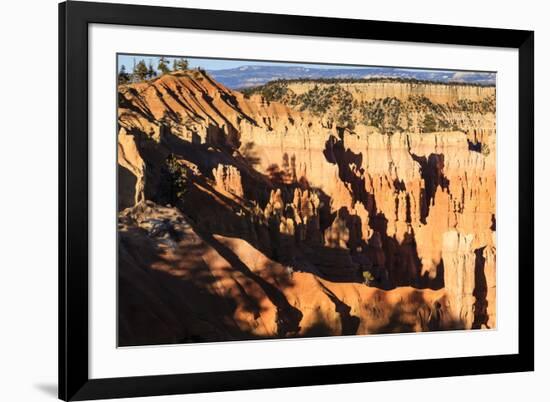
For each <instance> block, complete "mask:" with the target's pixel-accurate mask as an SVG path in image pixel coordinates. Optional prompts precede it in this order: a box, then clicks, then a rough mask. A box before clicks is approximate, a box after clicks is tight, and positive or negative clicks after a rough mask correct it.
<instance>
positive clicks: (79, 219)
mask: <svg viewBox="0 0 550 402" xmlns="http://www.w3.org/2000/svg"><path fill="white" fill-rule="evenodd" d="M92 23H98V24H116V25H133V26H153V27H170V28H193V29H202V30H216V31H230V32H234V31H240V32H257V33H272V34H288V35H305V36H322V37H332V38H356V39H374V40H385V41H402V42H423V43H439V44H451V45H472V46H489V47H507V48H515V49H517V50H518V51H519V98H518V108H519V127H518V135H519V149H518V153H519V182H518V183H517V185H518V186H519V187H518V188H519V237H518V238H519V259H518V261H517V267H518V275H519V284H518V286H519V289H518V292H519V334H518V336H519V345H518V351H519V352H518V353H517V354H508V355H498V356H481V357H480V356H472V357H460V358H442V359H427V360H412V361H398V362H377V363H361V364H342V365H327V366H314V367H294V368H277V369H262V370H244V371H226V372H214V373H191V374H177V373H174V374H173V375H158V376H142V377H124V378H105V379H90V378H89V374H88V367H89V364H88V363H89V350H88V337H89V335H88V329H89V328H88V327H89V324H88V285H89V282H88V261H89V260H88V257H89V249H88V247H89V243H88V212H89V210H88V173H89V172H88V50H87V49H88V25H89V24H92ZM533 158H534V32H532V31H520V30H510V29H493V28H473V27H461V26H447V25H431V24H416V23H401V22H383V21H364V20H351V19H338V18H321V17H307V16H291V15H274V14H256V13H244V12H230V11H211V10H201V9H184V8H169V7H153V6H142V5H122V4H106V3H88V2H78V1H70V2H66V3H61V4H59V398H61V399H63V400H89V399H103V398H118V397H137V396H151V395H169V394H182V393H197V392H213V391H227V390H243V389H253V388H274V387H293V386H306V385H320V384H336V383H352V382H366V381H383V380H398V379H412V378H427V377H446V376H462V375H473V374H489V373H506V372H520V371H532V370H534V161H533Z"/></svg>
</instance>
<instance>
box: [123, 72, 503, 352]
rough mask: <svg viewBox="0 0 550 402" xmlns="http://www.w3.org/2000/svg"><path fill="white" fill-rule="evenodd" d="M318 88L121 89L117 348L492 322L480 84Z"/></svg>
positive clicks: (488, 136)
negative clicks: (277, 92) (278, 92)
mask: <svg viewBox="0 0 550 402" xmlns="http://www.w3.org/2000/svg"><path fill="white" fill-rule="evenodd" d="M316 85H317V87H315V86H316ZM319 85H325V84H318V83H317V84H316V83H310V82H301V83H291V84H288V86H287V87H288V88H287V92H286V93H285V94H286V95H285V96H281V97H280V99H277V100H276V101H275V100H268V99H267V98H266V96H265V95H264V94H263V93H262V92H261V91H260V90H258V91H251V92H250V93H247V94H242V93H240V92H237V91H232V90H230V89H228V88H226V87H224V86H223V85H221V84H219V83H217V82H215V81H214V80H213V79H212V78H210V77H209V76H208V75H207V74H206V73H204V72H202V71H180V72H178V73H172V74H167V75H164V76H162V77H160V78H157V79H155V80H153V81H149V82H143V83H136V84H129V85H121V86H120V87H119V110H118V120H119V133H118V163H119V180H118V183H119V186H118V194H119V278H120V281H119V309H120V310H119V313H120V314H119V317H120V321H119V334H120V339H119V343H120V344H121V345H137V344H152V343H157V344H158V343H180V342H204V341H224V340H240V339H262V338H276V337H299V336H324V335H353V334H371V333H387V332H412V331H429V330H447V329H471V328H475V329H480V328H483V329H486V328H494V327H495V324H496V316H495V313H496V242H495V230H496V175H495V169H496V158H495V138H496V133H495V118H494V116H495V114H494V95H495V88H494V87H479V86H468V85H452V84H446V85H438V84H429V85H428V84H426V85H419V84H414V85H413V84H411V83H406V82H382V83H376V82H374V83H372V82H371V83H368V84H341V85H340V84H337V85H339V86H340V87H341V88H340V89H337V90H335V89H334V88H330V89H327V91H325V92H320V93H325V94H326V93H328V95H327V96H328V100H327V102H325V103H326V105H327V106H326V107H325V108H324V109H323V110H319V108H317V107H316V105H315V104H313V106H312V105H311V104H310V103H306V102H305V101H304V99H309V98H308V97H306V96H303V94H308V91H312V90H313V89H315V91H317V92H319ZM289 91H291V92H289ZM317 92H315V93H317ZM289 94H290V95H289ZM334 94H336V95H334ZM341 99H347V101H346V102H348V101H349V102H351V103H350V104H351V105H352V107H351V109H350V110H351V112H350V113H348V114H347V115H346V116H347V118H348V120H347V121H345V122H344V123H345V124H343V125H340V124H339V123H340V122H339V121H338V120H339V119H340V120H341V119H342V116H341V113H342V107H341V105H342V102H343V101H341V102H340V100H341ZM387 99H389V100H387ZM394 99H397V100H398V101H399V103H396V102H397V101H395V100H394ZM419 99H420V100H419ZM308 102H310V101H308ZM338 102H340V103H338ZM373 108H374V109H373ZM376 108H378V109H376ZM373 110H374V111H375V112H376V113H375V114H374V115H373V114H372V113H374V112H373ZM428 115H431V116H435V117H436V120H437V121H436V122H435V123H433V122H432V119H431V118H429V117H426V116H428ZM373 116H374V117H376V118H374V117H373ZM380 116H383V117H380ZM388 116H389V117H388ZM392 116H393V117H392ZM403 116H405V117H403ZM373 119H374V120H376V123H377V124H378V125H372V124H374V123H373ZM438 119H439V120H438ZM395 127H397V128H396V129H395V131H391V132H390V131H388V130H389V129H390V128H395ZM430 127H431V128H435V129H437V130H436V131H426V130H427V128H430Z"/></svg>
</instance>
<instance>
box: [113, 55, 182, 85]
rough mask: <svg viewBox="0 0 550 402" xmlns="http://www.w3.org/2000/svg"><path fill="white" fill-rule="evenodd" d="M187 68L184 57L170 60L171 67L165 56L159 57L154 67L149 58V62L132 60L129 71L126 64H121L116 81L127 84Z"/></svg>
mask: <svg viewBox="0 0 550 402" xmlns="http://www.w3.org/2000/svg"><path fill="white" fill-rule="evenodd" d="M188 68H189V61H187V60H186V59H184V58H178V59H174V60H173V61H172V67H170V61H169V60H167V59H166V57H161V58H160V59H159V61H158V64H157V66H156V68H155V67H154V66H153V63H152V62H151V61H150V60H149V64H146V63H145V60H143V59H142V60H140V61H138V62H137V63H135V62H134V67H133V68H132V71H131V72H128V71H126V66H125V65H124V64H123V65H121V66H120V70H119V71H118V83H119V84H128V83H131V82H141V81H146V80H150V79H153V78H156V77H158V76H160V75H164V74H168V73H170V72H172V71H181V70H187V69H188Z"/></svg>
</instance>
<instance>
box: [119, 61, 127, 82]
mask: <svg viewBox="0 0 550 402" xmlns="http://www.w3.org/2000/svg"><path fill="white" fill-rule="evenodd" d="M128 81H130V75H129V74H128V73H127V72H126V66H125V65H124V64H123V65H122V66H120V71H119V72H118V83H119V84H127V83H128Z"/></svg>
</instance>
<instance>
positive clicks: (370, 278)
mask: <svg viewBox="0 0 550 402" xmlns="http://www.w3.org/2000/svg"><path fill="white" fill-rule="evenodd" d="M373 282H374V275H373V274H372V273H371V272H370V271H363V283H364V284H365V285H367V286H369V285H371V284H372V283H373Z"/></svg>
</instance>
